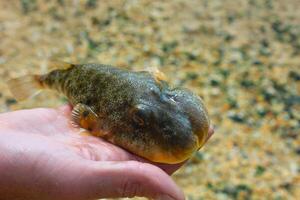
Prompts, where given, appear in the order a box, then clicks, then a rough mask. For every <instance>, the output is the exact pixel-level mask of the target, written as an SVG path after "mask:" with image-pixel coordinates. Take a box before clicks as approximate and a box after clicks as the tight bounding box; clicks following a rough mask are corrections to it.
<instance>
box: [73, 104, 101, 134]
mask: <svg viewBox="0 0 300 200" xmlns="http://www.w3.org/2000/svg"><path fill="white" fill-rule="evenodd" d="M98 119H99V118H98V115H97V114H96V113H95V112H94V111H93V110H92V109H91V108H90V107H89V106H87V105H84V104H81V103H79V104H77V105H76V106H75V107H74V108H73V111H72V121H73V123H74V125H75V126H79V127H81V128H84V129H86V130H88V131H90V132H91V133H93V132H95V131H97V127H98V123H99V120H98Z"/></svg>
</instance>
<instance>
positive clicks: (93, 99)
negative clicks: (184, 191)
mask: <svg viewBox="0 0 300 200" xmlns="http://www.w3.org/2000/svg"><path fill="white" fill-rule="evenodd" d="M41 81H42V82H43V83H44V85H48V86H49V87H50V88H52V89H56V90H59V91H62V92H63V93H64V94H65V95H66V96H67V97H68V98H69V100H70V102H71V103H72V104H73V105H74V106H75V105H77V104H79V103H81V104H84V105H86V106H89V107H90V108H91V109H92V110H93V112H95V113H96V114H97V115H98V116H99V119H98V121H99V122H98V123H99V125H98V126H97V129H99V130H93V131H98V132H99V131H105V132H109V133H110V134H107V135H105V136H103V137H105V139H107V140H109V141H111V142H113V143H115V144H118V145H120V146H122V147H124V148H125V149H128V150H129V151H132V152H133V153H136V154H138V155H140V156H143V157H146V158H148V159H150V160H153V161H158V162H167V163H176V162H180V161H183V160H185V159H186V158H188V157H189V156H190V155H191V153H193V152H194V151H195V150H197V149H198V148H199V147H200V146H202V144H203V143H204V140H205V139H206V137H207V132H208V126H209V120H208V116H207V112H206V110H205V108H204V106H203V103H202V102H201V100H200V98H199V97H197V96H196V95H194V94H192V93H191V92H189V91H187V90H184V89H179V88H176V89H172V88H170V87H169V85H168V83H166V82H164V81H158V79H156V78H154V77H153V76H152V74H150V73H149V72H146V71H143V72H131V71H127V70H122V69H118V68H115V67H112V66H106V65H98V64H83V65H74V66H73V67H70V68H68V69H59V70H54V71H52V72H50V73H49V74H47V75H44V76H41ZM82 117H83V116H82ZM88 127H89V126H88Z"/></svg>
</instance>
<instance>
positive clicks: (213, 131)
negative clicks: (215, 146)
mask: <svg viewBox="0 0 300 200" xmlns="http://www.w3.org/2000/svg"><path fill="white" fill-rule="evenodd" d="M214 133H215V130H214V127H213V126H212V125H210V127H209V130H208V137H207V139H206V142H207V141H208V140H209V138H211V136H212V135H213V134H214Z"/></svg>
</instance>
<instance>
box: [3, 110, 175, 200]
mask: <svg viewBox="0 0 300 200" xmlns="http://www.w3.org/2000/svg"><path fill="white" fill-rule="evenodd" d="M70 112H71V109H70V107H69V106H65V107H62V108H60V109H58V110H55V109H44V108H42V109H33V110H22V111H16V112H11V113H5V114H2V115H0V127H1V128H2V129H3V132H0V134H1V135H2V137H1V139H0V150H1V144H2V145H4V147H6V149H4V150H3V151H4V152H8V155H9V154H12V155H13V157H14V158H16V157H17V159H16V161H15V160H13V161H11V162H10V163H11V166H9V167H10V168H11V169H14V173H13V174H14V175H15V176H16V177H17V179H18V180H19V179H20V178H19V177H20V176H24V174H28V177H26V176H25V177H24V180H26V181H27V182H26V181H25V183H24V182H21V183H20V184H21V186H22V189H20V192H21V195H22V196H25V195H26V194H27V193H26V192H28V191H30V190H33V193H44V192H45V191H47V190H49V188H51V191H59V190H62V189H61V187H62V188H63V192H61V193H57V192H54V193H53V194H50V195H49V194H47V196H49V197H50V198H51V195H52V198H53V199H60V198H63V199H68V198H67V195H68V194H69V193H72V194H73V197H72V199H74V194H76V196H77V198H78V199H87V198H94V197H121V196H135V195H145V196H150V197H151V196H155V195H156V194H153V193H155V192H156V193H157V192H159V191H155V190H157V188H154V187H158V188H159V187H161V188H159V190H166V191H169V192H170V193H172V192H173V193H175V194H176V193H177V195H178V196H180V192H178V190H177V189H176V187H175V185H174V184H173V183H172V181H171V179H169V178H168V177H167V176H166V175H164V174H163V173H162V172H161V171H159V169H158V168H156V167H154V166H152V165H150V164H144V162H146V161H145V160H144V159H142V158H140V157H138V156H135V155H133V154H131V153H129V152H127V151H125V150H123V149H122V148H119V147H117V146H115V145H113V144H110V143H108V142H105V141H104V140H102V139H100V138H96V137H93V136H90V135H87V133H84V132H82V131H81V130H80V129H79V128H74V127H73V126H72V124H71V122H70ZM1 142H2V143H1ZM3 151H2V152H3ZM16 152H17V153H16ZM7 157H9V156H7ZM24 163H25V164H24ZM0 164H1V163H0ZM18 166H23V167H22V168H21V169H19V168H18ZM179 166H180V164H179V165H159V166H158V167H160V168H161V169H163V170H164V171H166V172H167V173H172V172H174V171H175V170H176V169H178V168H179ZM139 168H142V170H140V169H139ZM0 169H1V165H0ZM33 170H35V175H34V176H36V177H37V178H36V179H37V180H35V182H31V180H32V171H33ZM18 171H20V174H18ZM139 171H140V172H139ZM49 172H51V173H49ZM143 173H145V174H143ZM122 174H124V175H126V174H127V175H128V176H129V177H130V178H124V180H123V179H122V178H121V177H120V175H122ZM79 175H80V176H79ZM97 176H99V177H97ZM106 176H108V177H107V179H105V177H106ZM114 176H115V177H114ZM62 177H63V179H62ZM95 177H96V178H95ZM103 177H104V178H103ZM124 177H126V176H124ZM151 177H155V178H157V179H158V180H159V181H160V182H159V183H157V180H155V179H154V178H151ZM27 179H28V180H27ZM101 179H104V180H106V181H105V183H106V185H104V186H102V188H101V189H102V191H96V188H97V187H99V184H100V183H102V184H103V180H101ZM131 179H133V181H132V180H131ZM161 179H162V180H164V181H161ZM21 180H22V179H21ZM49 180H51V181H52V180H53V182H55V184H53V183H52V182H51V181H50V183H49ZM3 181H4V179H3ZM28 181H29V182H28ZM36 182H41V183H42V184H41V186H39V187H36V185H32V184H36ZM44 182H46V183H47V184H44ZM132 182H133V183H132ZM144 182H146V186H147V187H149V188H147V190H148V189H149V191H150V193H149V194H148V193H147V192H149V191H146V190H145V191H142V190H143V188H139V190H141V191H138V190H137V189H136V187H142V186H139V185H142V184H144ZM147 182H149V183H147ZM8 183H9V182H8ZM8 183H7V182H6V183H5V184H6V185H8V187H9V184H8ZM70 183H71V184H70ZM96 183H97V184H96ZM128 184H129V185H131V184H134V185H133V187H128ZM0 185H1V181H0ZM11 185H17V184H16V183H15V182H12V183H11ZM23 185H27V187H28V189H26V187H24V186H23ZM151 185H153V188H151ZM158 185H161V186H158ZM93 187H95V189H93ZM114 187H116V188H114ZM118 187H121V190H117V189H118ZM134 187H135V188H134ZM20 188H21V187H20ZM131 188H133V189H131ZM171 188H172V189H171ZM151 189H152V190H153V191H151ZM7 190H9V188H8V189H7ZM85 190H86V191H88V192H86V193H84V194H82V191H85ZM91 190H92V191H94V190H95V191H94V193H92V192H91ZM68 191H69V192H68ZM0 192H1V190H0ZM99 192H100V193H99ZM77 193H78V194H77ZM29 196H30V195H29ZM32 199H33V198H32Z"/></svg>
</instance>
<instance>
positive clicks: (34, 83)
mask: <svg viewBox="0 0 300 200" xmlns="http://www.w3.org/2000/svg"><path fill="white" fill-rule="evenodd" d="M7 85H8V87H9V90H10V92H11V93H12V94H13V95H14V97H15V98H16V99H17V100H18V101H22V100H25V99H27V98H29V97H31V96H33V95H36V94H37V93H38V92H40V90H41V89H43V83H42V82H41V81H40V76H39V75H25V76H21V77H18V78H14V79H11V80H9V81H8V82H7Z"/></svg>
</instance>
